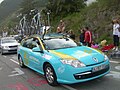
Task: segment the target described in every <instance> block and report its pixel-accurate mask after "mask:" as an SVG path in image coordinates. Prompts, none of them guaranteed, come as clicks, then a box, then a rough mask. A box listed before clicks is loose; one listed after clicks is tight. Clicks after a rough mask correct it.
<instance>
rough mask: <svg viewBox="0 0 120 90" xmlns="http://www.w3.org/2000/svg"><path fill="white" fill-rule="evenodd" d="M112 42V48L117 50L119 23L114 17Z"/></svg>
mask: <svg viewBox="0 0 120 90" xmlns="http://www.w3.org/2000/svg"><path fill="white" fill-rule="evenodd" d="M112 23H113V43H114V48H113V50H115V51H118V46H119V33H120V32H119V28H120V25H119V23H118V20H117V19H115V20H113V22H112Z"/></svg>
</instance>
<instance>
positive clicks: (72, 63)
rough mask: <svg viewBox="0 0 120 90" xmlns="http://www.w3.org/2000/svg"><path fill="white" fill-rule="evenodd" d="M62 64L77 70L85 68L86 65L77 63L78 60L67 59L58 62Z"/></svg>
mask: <svg viewBox="0 0 120 90" xmlns="http://www.w3.org/2000/svg"><path fill="white" fill-rule="evenodd" d="M60 61H61V62H62V63H63V64H68V65H71V66H73V67H75V68H79V67H85V66H86V65H85V64H83V63H82V62H80V61H78V60H70V59H69V60H68V59H62V60H60Z"/></svg>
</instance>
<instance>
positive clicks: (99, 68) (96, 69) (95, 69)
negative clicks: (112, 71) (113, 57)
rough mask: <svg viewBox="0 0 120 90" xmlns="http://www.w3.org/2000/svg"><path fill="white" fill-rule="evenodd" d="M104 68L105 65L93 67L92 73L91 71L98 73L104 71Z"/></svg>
mask: <svg viewBox="0 0 120 90" xmlns="http://www.w3.org/2000/svg"><path fill="white" fill-rule="evenodd" d="M105 66H106V65H100V66H97V67H94V68H93V69H92V71H93V72H97V71H100V70H102V69H104V68H105Z"/></svg>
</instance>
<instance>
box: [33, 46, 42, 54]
mask: <svg viewBox="0 0 120 90" xmlns="http://www.w3.org/2000/svg"><path fill="white" fill-rule="evenodd" d="M32 51H33V52H41V53H43V50H40V48H39V47H34V48H33V49H32Z"/></svg>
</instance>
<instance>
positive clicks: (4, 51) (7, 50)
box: [2, 48, 17, 53]
mask: <svg viewBox="0 0 120 90" xmlns="http://www.w3.org/2000/svg"><path fill="white" fill-rule="evenodd" d="M14 52H17V48H8V49H2V53H14Z"/></svg>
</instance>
